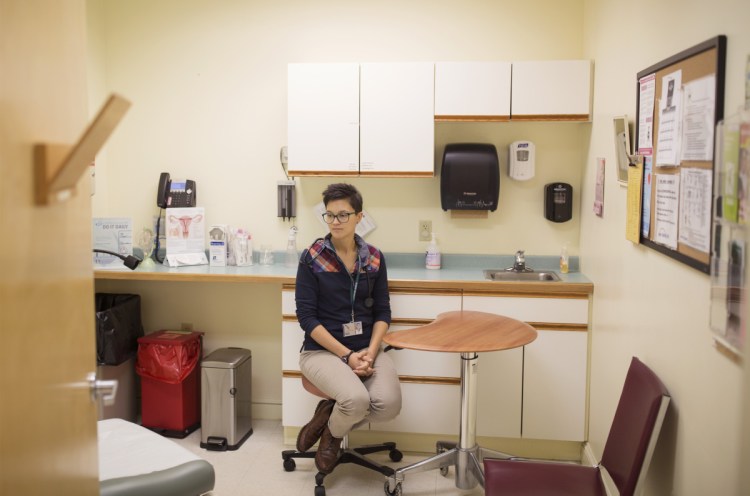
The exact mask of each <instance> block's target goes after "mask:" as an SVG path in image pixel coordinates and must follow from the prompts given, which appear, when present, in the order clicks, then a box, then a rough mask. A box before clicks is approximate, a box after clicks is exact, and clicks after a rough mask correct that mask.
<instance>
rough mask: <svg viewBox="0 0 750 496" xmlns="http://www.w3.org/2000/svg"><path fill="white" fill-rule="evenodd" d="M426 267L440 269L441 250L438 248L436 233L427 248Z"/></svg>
mask: <svg viewBox="0 0 750 496" xmlns="http://www.w3.org/2000/svg"><path fill="white" fill-rule="evenodd" d="M424 266H425V268H426V269H439V268H440V248H438V245H437V240H436V239H435V233H432V240H431V241H430V244H429V245H428V246H427V253H426V254H425V264H424Z"/></svg>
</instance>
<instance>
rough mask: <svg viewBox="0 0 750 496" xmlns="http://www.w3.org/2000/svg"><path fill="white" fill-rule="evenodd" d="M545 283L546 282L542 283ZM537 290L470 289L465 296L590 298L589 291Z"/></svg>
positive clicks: (464, 293)
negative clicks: (556, 291)
mask: <svg viewBox="0 0 750 496" xmlns="http://www.w3.org/2000/svg"><path fill="white" fill-rule="evenodd" d="M541 284H544V283H541ZM535 289H536V290H537V291H529V292H527V293H520V292H518V291H517V290H512V289H508V290H497V289H495V290H486V291H484V290H476V289H474V290H468V291H464V292H463V296H497V297H503V298H544V299H570V300H588V299H589V296H590V294H589V293H579V292H567V293H548V292H539V291H538V288H535Z"/></svg>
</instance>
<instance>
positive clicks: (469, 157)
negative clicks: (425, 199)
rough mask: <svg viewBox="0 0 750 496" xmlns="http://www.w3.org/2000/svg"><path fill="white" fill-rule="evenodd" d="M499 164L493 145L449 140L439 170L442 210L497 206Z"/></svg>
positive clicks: (494, 208) (482, 208)
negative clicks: (450, 141) (451, 141)
mask: <svg viewBox="0 0 750 496" xmlns="http://www.w3.org/2000/svg"><path fill="white" fill-rule="evenodd" d="M499 196H500V164H499V162H498V160H497V150H496V149H495V145H491V144H487V143H449V144H447V145H445V151H444V152H443V167H442V169H441V172H440V203H441V206H442V207H443V210H490V211H492V212H494V211H495V210H497V201H498V197H499Z"/></svg>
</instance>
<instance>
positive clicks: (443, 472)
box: [440, 467, 448, 477]
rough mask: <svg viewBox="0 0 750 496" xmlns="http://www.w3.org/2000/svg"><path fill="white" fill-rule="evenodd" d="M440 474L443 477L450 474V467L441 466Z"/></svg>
mask: <svg viewBox="0 0 750 496" xmlns="http://www.w3.org/2000/svg"><path fill="white" fill-rule="evenodd" d="M440 475H442V476H443V477H447V476H448V467H440Z"/></svg>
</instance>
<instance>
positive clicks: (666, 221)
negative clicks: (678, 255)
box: [654, 174, 680, 250]
mask: <svg viewBox="0 0 750 496" xmlns="http://www.w3.org/2000/svg"><path fill="white" fill-rule="evenodd" d="M655 178H656V207H655V212H654V217H655V219H656V220H655V222H654V241H655V242H657V243H659V244H661V245H664V246H666V247H668V248H671V249H673V250H676V249H677V219H678V215H677V214H678V208H679V191H680V176H679V175H677V174H656V175H655Z"/></svg>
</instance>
